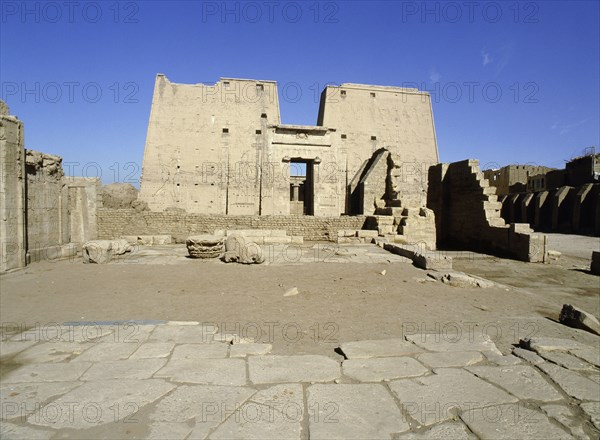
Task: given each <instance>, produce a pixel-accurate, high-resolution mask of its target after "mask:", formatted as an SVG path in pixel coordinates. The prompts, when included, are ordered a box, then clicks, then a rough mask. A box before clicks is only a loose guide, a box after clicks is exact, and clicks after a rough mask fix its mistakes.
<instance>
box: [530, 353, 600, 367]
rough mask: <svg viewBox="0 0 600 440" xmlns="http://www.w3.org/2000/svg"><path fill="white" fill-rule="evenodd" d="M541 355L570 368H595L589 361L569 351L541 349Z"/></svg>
mask: <svg viewBox="0 0 600 440" xmlns="http://www.w3.org/2000/svg"><path fill="white" fill-rule="evenodd" d="M540 356H541V357H543V358H544V359H546V360H548V361H550V362H552V363H554V364H557V365H560V366H561V367H565V368H567V369H569V370H590V369H593V366H592V365H590V364H589V363H588V362H586V361H584V360H581V359H579V358H578V357H575V356H573V355H571V354H569V353H564V352H562V351H541V352H540Z"/></svg>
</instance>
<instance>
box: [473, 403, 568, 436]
mask: <svg viewBox="0 0 600 440" xmlns="http://www.w3.org/2000/svg"><path fill="white" fill-rule="evenodd" d="M461 419H462V420H463V422H465V423H466V424H467V425H468V426H469V428H470V429H471V431H473V432H474V433H475V434H476V435H477V436H479V437H480V438H490V439H492V438H493V439H506V440H514V439H517V438H518V439H539V440H546V439H550V438H552V439H572V438H573V437H571V435H570V434H568V433H567V432H566V431H563V430H562V429H561V428H559V427H558V426H557V425H555V424H553V423H552V422H550V420H548V417H546V416H545V415H544V414H542V413H541V412H539V411H537V410H535V409H533V408H528V407H526V406H524V405H523V404H520V403H518V404H509V405H498V406H491V407H489V408H477V409H471V410H469V411H466V412H464V413H463V414H462V415H461Z"/></svg>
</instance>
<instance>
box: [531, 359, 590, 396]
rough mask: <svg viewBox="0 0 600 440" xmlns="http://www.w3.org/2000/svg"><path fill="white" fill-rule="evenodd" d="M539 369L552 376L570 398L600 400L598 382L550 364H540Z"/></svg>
mask: <svg viewBox="0 0 600 440" xmlns="http://www.w3.org/2000/svg"><path fill="white" fill-rule="evenodd" d="M538 368H540V369H541V370H542V371H543V372H544V373H546V374H547V375H548V376H550V378H551V379H552V380H553V381H554V382H556V383H557V384H558V385H559V386H560V387H561V388H562V389H563V390H564V392H565V393H567V394H568V395H569V396H571V397H575V398H576V399H579V400H599V397H598V395H599V391H600V385H598V384H597V383H596V382H594V381H592V380H590V379H588V378H586V377H583V376H581V375H580V374H578V373H575V372H574V371H570V370H567V369H566V368H563V367H559V366H558V365H554V364H550V363H543V364H539V365H538Z"/></svg>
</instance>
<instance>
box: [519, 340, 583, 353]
mask: <svg viewBox="0 0 600 440" xmlns="http://www.w3.org/2000/svg"><path fill="white" fill-rule="evenodd" d="M519 345H520V346H521V347H523V348H526V349H528V350H533V351H536V352H540V351H552V350H560V351H571V350H580V349H581V350H584V349H588V348H589V347H588V346H587V345H585V344H582V343H581V342H577V341H575V340H573V339H560V338H544V337H541V338H526V339H521V340H520V341H519Z"/></svg>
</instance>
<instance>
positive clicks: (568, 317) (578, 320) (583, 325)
mask: <svg viewBox="0 0 600 440" xmlns="http://www.w3.org/2000/svg"><path fill="white" fill-rule="evenodd" d="M558 319H559V321H560V322H561V323H563V324H565V325H568V326H569V327H574V328H579V329H582V330H585V331H588V332H590V333H594V334H596V335H600V322H598V319H597V318H596V317H595V316H594V315H592V314H591V313H590V312H586V311H585V310H582V309H580V308H578V307H575V306H572V305H571V304H564V305H563V307H562V310H561V311H560V316H559V318H558Z"/></svg>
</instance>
